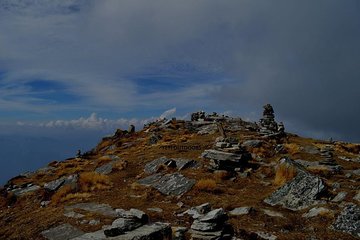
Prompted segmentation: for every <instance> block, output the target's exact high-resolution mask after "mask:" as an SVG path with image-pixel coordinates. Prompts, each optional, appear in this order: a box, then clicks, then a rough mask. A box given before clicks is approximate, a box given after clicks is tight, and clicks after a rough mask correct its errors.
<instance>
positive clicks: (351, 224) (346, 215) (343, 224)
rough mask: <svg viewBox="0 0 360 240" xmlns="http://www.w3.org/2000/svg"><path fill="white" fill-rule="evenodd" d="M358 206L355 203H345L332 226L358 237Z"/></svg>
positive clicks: (359, 223) (359, 214)
mask: <svg viewBox="0 0 360 240" xmlns="http://www.w3.org/2000/svg"><path fill="white" fill-rule="evenodd" d="M359 219H360V207H359V206H357V205H355V204H349V205H347V206H346V207H345V208H344V209H343V211H342V212H341V213H340V215H339V216H338V217H337V219H336V221H335V223H334V224H333V225H332V228H333V229H335V230H338V231H342V232H346V233H349V234H352V235H353V236H355V237H360V220H359Z"/></svg>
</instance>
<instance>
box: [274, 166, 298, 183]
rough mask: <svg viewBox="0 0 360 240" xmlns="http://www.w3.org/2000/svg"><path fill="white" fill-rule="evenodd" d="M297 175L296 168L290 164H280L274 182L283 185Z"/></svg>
mask: <svg viewBox="0 0 360 240" xmlns="http://www.w3.org/2000/svg"><path fill="white" fill-rule="evenodd" d="M295 176H296V168H295V167H294V166H292V165H289V164H280V165H279V166H278V167H277V169H276V173H275V179H274V184H275V185H278V186H280V185H283V184H284V183H286V182H287V181H289V180H291V179H293V178H294V177H295Z"/></svg>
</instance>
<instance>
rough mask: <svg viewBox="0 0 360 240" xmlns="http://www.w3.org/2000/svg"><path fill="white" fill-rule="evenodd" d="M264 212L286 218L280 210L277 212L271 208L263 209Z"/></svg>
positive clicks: (271, 215)
mask: <svg viewBox="0 0 360 240" xmlns="http://www.w3.org/2000/svg"><path fill="white" fill-rule="evenodd" d="M263 212H264V214H266V215H268V216H270V217H280V218H284V215H283V214H282V213H280V212H275V211H272V210H269V209H263Z"/></svg>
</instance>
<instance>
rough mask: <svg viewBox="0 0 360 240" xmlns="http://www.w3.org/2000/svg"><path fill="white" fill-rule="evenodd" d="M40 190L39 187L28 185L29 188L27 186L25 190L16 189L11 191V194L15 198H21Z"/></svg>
mask: <svg viewBox="0 0 360 240" xmlns="http://www.w3.org/2000/svg"><path fill="white" fill-rule="evenodd" d="M39 189H40V186H37V185H30V186H27V187H25V188H16V189H13V190H12V192H13V193H14V194H15V195H16V196H18V197H19V196H22V195H24V194H26V193H31V192H35V191H37V190H39Z"/></svg>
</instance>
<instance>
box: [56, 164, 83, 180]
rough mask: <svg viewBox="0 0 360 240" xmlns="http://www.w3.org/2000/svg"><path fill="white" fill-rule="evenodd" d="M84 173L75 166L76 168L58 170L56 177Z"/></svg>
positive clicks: (80, 168)
mask: <svg viewBox="0 0 360 240" xmlns="http://www.w3.org/2000/svg"><path fill="white" fill-rule="evenodd" d="M82 171H84V170H83V168H82V167H80V166H77V167H73V168H69V167H65V168H61V169H59V170H58V172H57V175H58V176H59V177H62V176H65V175H71V174H75V173H80V172H82Z"/></svg>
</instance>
